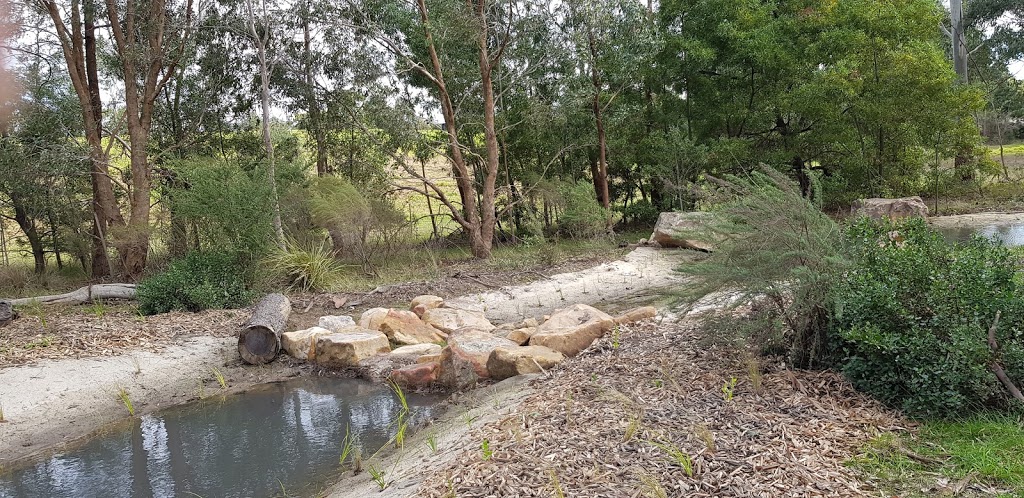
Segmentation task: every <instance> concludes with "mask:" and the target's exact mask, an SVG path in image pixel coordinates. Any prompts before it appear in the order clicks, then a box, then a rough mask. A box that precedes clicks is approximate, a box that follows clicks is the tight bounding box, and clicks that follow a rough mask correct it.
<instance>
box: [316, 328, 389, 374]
mask: <svg viewBox="0 0 1024 498" xmlns="http://www.w3.org/2000/svg"><path fill="white" fill-rule="evenodd" d="M389 351H391V345H390V344H389V343H388V337H387V336H386V335H384V334H382V333H380V332H377V331H375V330H367V329H362V328H358V327H355V328H351V329H347V330H345V331H342V332H335V333H332V334H326V335H320V336H317V338H316V362H317V363H319V364H321V365H324V366H327V367H357V366H359V363H360V362H361V361H363V360H365V359H367V358H372V357H374V356H376V355H378V354H381V353H387V352H389Z"/></svg>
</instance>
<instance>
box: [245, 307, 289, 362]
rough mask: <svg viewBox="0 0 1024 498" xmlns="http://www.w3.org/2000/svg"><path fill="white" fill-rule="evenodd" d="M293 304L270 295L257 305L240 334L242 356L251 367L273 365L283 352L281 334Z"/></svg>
mask: <svg viewBox="0 0 1024 498" xmlns="http://www.w3.org/2000/svg"><path fill="white" fill-rule="evenodd" d="M291 312H292V303H291V302H289V301H288V298H287V297H285V296H284V294H267V295H266V296H264V297H263V299H260V301H259V302H258V303H256V307H255V308H254V309H253V310H252V317H251V318H249V321H248V322H246V324H245V326H244V327H242V331H241V332H240V333H239V334H238V354H239V355H240V356H241V357H242V361H244V362H246V363H248V364H250V365H262V364H264V363H269V362H270V361H272V360H273V359H274V358H275V357H276V356H277V353H278V351H280V350H281V333H282V332H284V327H285V325H286V324H287V323H288V316H289V315H290V314H291Z"/></svg>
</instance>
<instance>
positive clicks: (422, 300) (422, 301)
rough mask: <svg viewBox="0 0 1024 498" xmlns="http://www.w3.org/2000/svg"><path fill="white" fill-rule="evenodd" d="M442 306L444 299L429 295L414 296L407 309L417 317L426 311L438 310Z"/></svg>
mask: <svg viewBox="0 0 1024 498" xmlns="http://www.w3.org/2000/svg"><path fill="white" fill-rule="evenodd" d="M442 306H444V299H442V298H440V297H439V296H431V295H429V294H426V295H423V296H416V297H414V298H413V299H412V301H410V302H409V309H411V310H412V311H413V313H416V315H417V316H423V314H424V313H426V312H427V310H432V309H434V308H440V307H442Z"/></svg>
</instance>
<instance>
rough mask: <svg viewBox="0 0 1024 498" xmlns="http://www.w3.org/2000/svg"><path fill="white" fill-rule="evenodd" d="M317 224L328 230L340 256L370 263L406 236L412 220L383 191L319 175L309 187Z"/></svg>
mask: <svg viewBox="0 0 1024 498" xmlns="http://www.w3.org/2000/svg"><path fill="white" fill-rule="evenodd" d="M308 207H309V213H310V219H311V221H312V222H313V224H314V226H316V227H319V228H323V229H325V230H327V233H328V234H329V235H330V237H331V243H332V245H333V247H334V252H335V253H336V254H337V255H338V256H340V257H346V258H349V259H355V260H357V261H359V262H361V263H364V264H368V263H369V261H370V260H371V259H381V258H383V259H386V258H387V257H388V256H390V255H391V254H392V252H393V251H394V250H395V249H396V248H397V246H398V244H399V243H400V242H401V241H402V240H403V238H404V235H406V231H407V229H408V228H409V223H408V221H407V220H406V219H405V216H404V215H403V214H402V213H401V212H400V211H398V210H397V209H395V207H394V205H393V204H392V203H391V202H390V199H389V198H388V197H387V196H385V195H384V194H383V193H381V192H377V193H375V192H373V191H366V190H364V189H361V188H359V187H357V186H355V185H353V184H352V183H351V182H349V181H348V180H345V179H343V178H339V177H324V178H318V179H316V181H315V182H314V183H313V184H312V186H311V187H310V189H309V200H308Z"/></svg>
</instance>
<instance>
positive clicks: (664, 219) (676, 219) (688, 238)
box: [650, 211, 714, 252]
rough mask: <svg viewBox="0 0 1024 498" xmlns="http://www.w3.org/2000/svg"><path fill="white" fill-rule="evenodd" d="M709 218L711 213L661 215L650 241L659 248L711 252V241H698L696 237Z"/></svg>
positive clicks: (698, 238)
mask: <svg viewBox="0 0 1024 498" xmlns="http://www.w3.org/2000/svg"><path fill="white" fill-rule="evenodd" d="M710 217H711V213H706V212H701V211H692V212H689V213H661V214H660V215H659V216H658V223H656V224H655V225H654V232H653V233H651V238H650V241H651V242H657V243H658V244H659V245H661V247H667V248H673V247H679V248H683V249H693V250H697V251H705V252H711V251H712V250H713V249H714V245H713V244H712V243H711V241H708V240H700V239H701V236H700V235H698V232H699V231H700V230H701V229H702V228H704V226H705V224H706V223H707V222H708V221H709V219H710Z"/></svg>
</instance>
